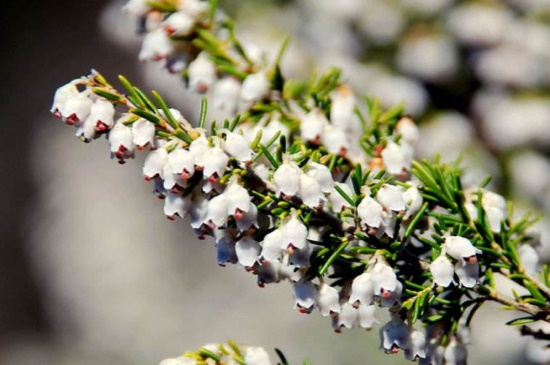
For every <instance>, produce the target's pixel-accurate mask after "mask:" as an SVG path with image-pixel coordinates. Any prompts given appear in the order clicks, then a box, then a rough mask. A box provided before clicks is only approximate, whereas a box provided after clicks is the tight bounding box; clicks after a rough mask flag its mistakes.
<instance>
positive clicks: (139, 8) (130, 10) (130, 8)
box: [122, 0, 166, 365]
mask: <svg viewBox="0 0 550 365" xmlns="http://www.w3.org/2000/svg"><path fill="white" fill-rule="evenodd" d="M148 3H149V2H148V1H147V0H128V1H127V2H126V4H124V6H123V7H122V11H124V12H125V13H126V14H130V15H134V16H144V15H145V14H147V13H148V12H149V11H150V10H151V7H150V6H149V4H148ZM162 365H166V364H162Z"/></svg>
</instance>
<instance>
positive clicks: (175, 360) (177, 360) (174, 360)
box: [159, 356, 197, 365]
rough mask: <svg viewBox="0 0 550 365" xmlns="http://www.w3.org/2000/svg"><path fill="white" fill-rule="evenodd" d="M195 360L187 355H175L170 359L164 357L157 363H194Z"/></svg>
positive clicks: (173, 364)
mask: <svg viewBox="0 0 550 365" xmlns="http://www.w3.org/2000/svg"><path fill="white" fill-rule="evenodd" d="M196 364H197V362H196V361H195V359H192V358H189V357H183V356H180V357H176V358H172V359H164V360H162V361H161V362H160V364H159V365H196Z"/></svg>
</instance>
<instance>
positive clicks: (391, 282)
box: [370, 261, 403, 307]
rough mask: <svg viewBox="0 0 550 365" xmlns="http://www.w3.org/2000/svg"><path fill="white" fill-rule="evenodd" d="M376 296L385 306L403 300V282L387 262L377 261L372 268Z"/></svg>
mask: <svg viewBox="0 0 550 365" xmlns="http://www.w3.org/2000/svg"><path fill="white" fill-rule="evenodd" d="M370 274H371V276H372V283H373V292H374V295H375V296H377V297H378V296H379V297H380V302H381V304H382V305H383V306H385V307H391V306H392V305H394V304H395V303H398V302H399V301H400V300H401V291H402V289H403V284H401V282H400V281H399V280H397V275H396V274H395V271H394V270H393V268H392V267H391V266H389V265H388V264H386V263H385V262H380V261H379V262H377V263H376V264H375V265H374V267H373V268H372V270H370Z"/></svg>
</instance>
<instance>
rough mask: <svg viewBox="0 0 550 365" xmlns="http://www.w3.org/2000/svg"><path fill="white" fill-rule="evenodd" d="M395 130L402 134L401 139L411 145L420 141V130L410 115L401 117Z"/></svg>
mask: <svg viewBox="0 0 550 365" xmlns="http://www.w3.org/2000/svg"><path fill="white" fill-rule="evenodd" d="M395 130H396V131H397V133H399V134H400V135H401V140H402V141H405V142H407V143H408V144H410V145H414V144H415V143H416V141H418V137H419V135H420V132H419V130H418V127H417V126H416V124H415V123H414V121H413V120H412V119H411V118H409V117H403V118H401V119H399V121H398V122H397V125H396V126H395Z"/></svg>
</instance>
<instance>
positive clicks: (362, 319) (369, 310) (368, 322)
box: [357, 305, 378, 329]
mask: <svg viewBox="0 0 550 365" xmlns="http://www.w3.org/2000/svg"><path fill="white" fill-rule="evenodd" d="M375 312H376V306H375V305H362V306H360V307H359V308H358V309H357V313H358V315H359V316H358V317H359V326H361V327H362V328H367V329H370V328H372V325H373V324H375V323H378V321H377V320H376V318H375V317H374V313H375Z"/></svg>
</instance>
